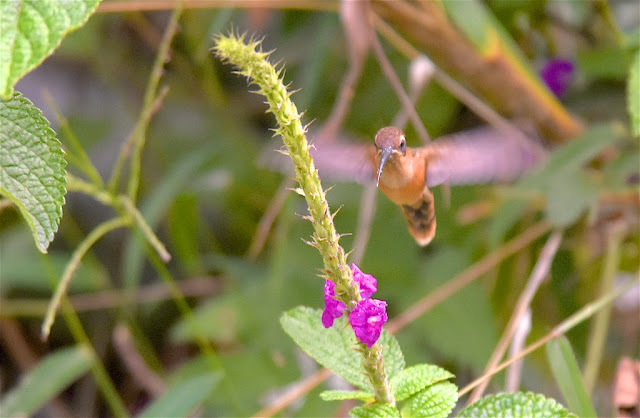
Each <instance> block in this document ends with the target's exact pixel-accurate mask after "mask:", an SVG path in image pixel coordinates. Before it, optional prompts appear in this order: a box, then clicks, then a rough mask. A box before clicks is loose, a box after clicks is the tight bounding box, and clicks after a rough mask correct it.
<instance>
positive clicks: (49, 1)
mask: <svg viewBox="0 0 640 418" xmlns="http://www.w3.org/2000/svg"><path fill="white" fill-rule="evenodd" d="M99 2H100V1H99V0H73V1H59V0H38V1H28V0H13V1H1V2H0V16H1V18H0V97H1V98H5V99H8V98H10V97H11V95H12V94H13V86H14V85H15V83H17V82H18V80H20V79H21V78H22V77H23V76H24V75H25V74H27V73H28V72H29V71H31V70H32V69H33V68H35V67H36V66H37V65H38V64H40V63H41V62H42V61H43V60H44V59H45V58H46V57H47V56H49V55H50V54H51V53H52V52H53V51H54V50H55V49H56V48H57V47H58V45H60V42H61V41H62V38H64V36H65V35H66V34H67V33H69V32H70V31H72V30H74V29H76V28H78V27H80V26H82V25H83V24H84V23H85V22H86V21H87V19H89V16H91V14H92V13H93V11H94V10H95V9H96V7H97V6H98V3H99Z"/></svg>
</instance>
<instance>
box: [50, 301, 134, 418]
mask: <svg viewBox="0 0 640 418" xmlns="http://www.w3.org/2000/svg"><path fill="white" fill-rule="evenodd" d="M62 313H63V315H64V319H65V321H66V323H67V326H68V327H69V330H70V331H71V334H73V338H74V339H75V340H76V342H78V343H81V344H84V345H86V346H87V348H88V349H89V350H90V351H91V354H92V356H93V358H94V361H93V363H92V365H91V373H92V374H93V378H94V379H95V380H96V383H97V384H98V387H99V388H100V391H101V392H102V396H104V399H105V402H106V403H107V405H108V406H109V409H111V412H112V413H113V416H114V417H118V418H120V417H128V416H129V413H128V412H127V408H126V407H125V405H124V403H123V402H122V399H120V396H119V395H118V391H117V390H116V388H115V386H114V384H113V381H112V380H111V378H110V377H109V373H107V370H106V369H105V368H104V365H103V364H102V361H101V360H100V357H99V356H98V353H96V351H95V349H94V348H93V345H91V341H90V340H89V337H88V336H87V334H86V333H85V332H84V328H83V327H82V322H80V318H78V314H77V313H76V311H75V310H74V309H73V306H72V305H71V303H70V302H69V300H68V299H67V298H66V297H63V299H62Z"/></svg>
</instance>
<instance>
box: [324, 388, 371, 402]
mask: <svg viewBox="0 0 640 418" xmlns="http://www.w3.org/2000/svg"><path fill="white" fill-rule="evenodd" d="M320 398H322V400H325V401H343V400H345V399H358V400H361V401H365V402H373V401H374V400H375V398H374V396H373V393H371V392H361V391H359V390H357V391H353V390H325V391H324V392H322V393H321V394H320Z"/></svg>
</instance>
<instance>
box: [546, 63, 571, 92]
mask: <svg viewBox="0 0 640 418" xmlns="http://www.w3.org/2000/svg"><path fill="white" fill-rule="evenodd" d="M573 70H574V66H573V63H572V62H571V61H568V60H565V59H561V58H555V59H552V60H551V61H549V62H547V64H546V65H545V66H544V67H543V68H542V70H541V71H540V77H541V78H542V80H543V81H544V83H545V84H546V85H547V87H549V90H551V91H552V92H553V94H555V95H556V96H562V95H563V94H564V92H565V91H567V88H568V87H569V83H571V78H572V76H573Z"/></svg>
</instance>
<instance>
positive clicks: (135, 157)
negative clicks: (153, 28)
mask: <svg viewBox="0 0 640 418" xmlns="http://www.w3.org/2000/svg"><path fill="white" fill-rule="evenodd" d="M183 3H184V1H183V0H180V1H177V2H176V6H175V8H174V9H173V13H172V14H171V18H170V19H169V23H168V25H167V29H166V30H165V32H164V35H163V37H162V41H161V43H160V47H159V49H158V54H157V55H156V60H155V62H154V63H153V68H152V69H151V75H150V76H149V81H148V82H147V87H146V89H145V94H144V99H143V105H142V110H141V112H140V116H139V117H138V120H137V122H136V125H135V127H134V128H133V131H132V132H131V134H130V135H129V137H128V138H127V140H126V141H125V143H124V145H123V146H122V149H121V150H120V154H119V155H118V159H117V160H116V163H115V166H114V168H113V171H112V174H111V178H110V179H109V185H108V190H109V191H110V192H111V193H112V194H115V193H116V192H117V188H118V184H119V182H120V176H121V174H122V168H123V167H124V163H125V161H126V159H127V157H129V155H131V160H130V167H129V170H130V171H129V184H128V189H127V190H128V191H127V195H128V196H129V199H131V201H132V202H135V201H136V198H137V194H138V187H139V185H140V171H141V164H142V161H141V157H142V149H143V148H144V144H145V142H146V131H147V128H148V126H149V122H150V121H151V117H152V116H153V114H154V112H155V111H156V110H157V109H156V108H157V104H158V102H159V101H160V100H161V99H162V97H163V96H164V95H165V94H166V93H167V90H166V89H165V90H163V91H161V92H160V93H159V94H157V91H158V84H159V83H160V78H161V77H162V71H163V68H164V65H165V63H166V62H167V60H168V58H169V48H170V46H171V41H172V39H173V37H174V36H175V34H176V32H177V31H178V19H180V16H181V15H182V10H183Z"/></svg>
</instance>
